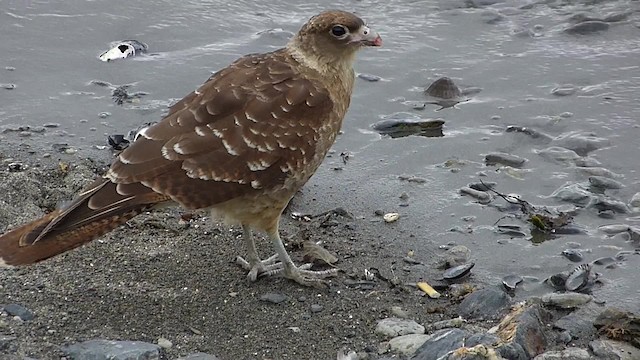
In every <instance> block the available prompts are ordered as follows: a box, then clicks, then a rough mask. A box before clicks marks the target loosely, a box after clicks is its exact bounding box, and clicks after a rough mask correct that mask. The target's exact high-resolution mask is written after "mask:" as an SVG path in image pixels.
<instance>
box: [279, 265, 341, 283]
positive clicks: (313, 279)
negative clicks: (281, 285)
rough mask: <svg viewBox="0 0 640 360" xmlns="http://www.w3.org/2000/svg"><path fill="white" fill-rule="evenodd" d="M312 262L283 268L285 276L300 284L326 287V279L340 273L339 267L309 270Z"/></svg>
mask: <svg viewBox="0 0 640 360" xmlns="http://www.w3.org/2000/svg"><path fill="white" fill-rule="evenodd" d="M311 265H312V264H304V265H301V266H297V267H296V266H291V267H286V268H284V269H283V270H282V273H283V276H284V277H286V278H287V279H291V280H293V281H295V282H297V283H298V284H300V285H304V286H313V287H317V288H324V287H326V286H327V282H326V281H325V280H324V279H326V278H328V277H332V276H336V275H338V269H329V270H321V271H315V270H308V269H310V268H311Z"/></svg>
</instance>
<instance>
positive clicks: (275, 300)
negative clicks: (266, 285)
mask: <svg viewBox="0 0 640 360" xmlns="http://www.w3.org/2000/svg"><path fill="white" fill-rule="evenodd" d="M287 299H288V298H287V296H286V295H284V294H281V293H266V294H263V295H261V296H260V300H261V301H264V302H270V303H272V304H280V303H281V302H284V301H286V300H287Z"/></svg>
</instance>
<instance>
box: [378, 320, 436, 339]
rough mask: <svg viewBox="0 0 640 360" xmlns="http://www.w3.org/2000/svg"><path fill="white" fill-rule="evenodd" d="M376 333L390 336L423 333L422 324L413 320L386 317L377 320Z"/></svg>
mask: <svg viewBox="0 0 640 360" xmlns="http://www.w3.org/2000/svg"><path fill="white" fill-rule="evenodd" d="M375 332H376V334H378V335H382V336H384V337H387V338H392V337H396V336H401V335H408V334H424V326H422V325H420V324H418V323H417V322H415V321H413V320H405V319H398V318H386V319H382V320H380V321H378V325H376V330H375Z"/></svg>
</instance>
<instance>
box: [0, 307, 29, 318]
mask: <svg viewBox="0 0 640 360" xmlns="http://www.w3.org/2000/svg"><path fill="white" fill-rule="evenodd" d="M0 307H2V308H3V309H4V312H6V313H7V314H9V315H10V316H17V317H19V318H20V320H22V321H29V320H33V318H34V315H33V313H32V312H31V311H29V309H27V308H25V307H24V306H22V305H18V304H8V305H0Z"/></svg>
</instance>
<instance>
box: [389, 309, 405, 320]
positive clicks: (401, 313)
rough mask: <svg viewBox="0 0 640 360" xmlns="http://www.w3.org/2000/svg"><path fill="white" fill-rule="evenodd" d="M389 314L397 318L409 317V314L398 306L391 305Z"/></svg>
mask: <svg viewBox="0 0 640 360" xmlns="http://www.w3.org/2000/svg"><path fill="white" fill-rule="evenodd" d="M391 314H392V315H393V316H395V317H397V318H400V319H408V318H409V314H408V313H407V312H406V311H404V310H402V308H401V307H400V306H392V307H391Z"/></svg>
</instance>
